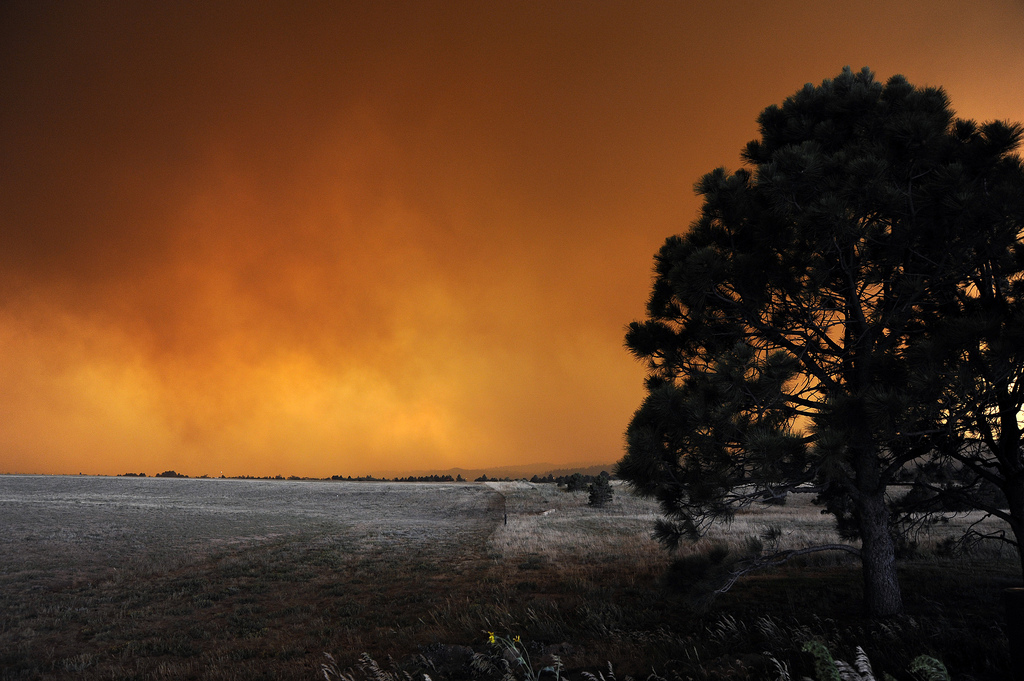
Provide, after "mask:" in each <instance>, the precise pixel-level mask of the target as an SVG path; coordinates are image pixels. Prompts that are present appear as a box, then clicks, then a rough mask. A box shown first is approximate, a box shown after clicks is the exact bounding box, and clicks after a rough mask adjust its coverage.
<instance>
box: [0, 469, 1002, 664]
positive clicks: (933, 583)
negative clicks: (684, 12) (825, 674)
mask: <svg viewBox="0 0 1024 681" xmlns="http://www.w3.org/2000/svg"><path fill="white" fill-rule="evenodd" d="M505 504H506V500H505V498H504V497H503V496H502V494H501V493H499V492H498V491H496V490H495V489H493V488H491V487H488V486H485V485H478V484H468V485H458V484H443V483H442V484H434V485H429V484H412V483H403V484H377V483H298V482H295V483H288V482H275V481H214V480H209V481H207V480H134V479H109V478H85V479H81V478H48V477H22V476H0V551H2V553H0V670H2V671H0V679H5V680H6V679H55V678H69V679H70V678H75V679H315V678H322V675H321V671H320V666H321V664H322V663H323V662H324V661H325V657H324V653H325V652H330V653H331V654H333V656H334V657H335V659H336V660H337V662H338V665H339V668H340V669H342V670H346V669H349V668H352V669H353V671H352V674H353V675H354V676H355V677H356V678H360V679H361V678H366V677H368V676H372V675H373V671H372V670H368V669H360V668H359V667H358V662H359V658H360V655H361V654H362V653H364V652H366V653H369V654H370V655H371V656H372V657H373V658H374V659H376V660H377V661H378V662H379V663H380V664H381V666H382V667H383V668H384V672H387V671H392V672H397V671H398V670H399V668H400V669H401V670H403V671H408V672H409V673H411V674H417V673H419V672H423V671H426V672H427V673H428V674H430V676H431V678H433V679H434V680H435V681H438V680H439V679H441V678H465V677H466V676H467V675H468V674H470V666H469V661H470V655H471V654H472V653H473V652H479V653H482V654H484V660H487V659H490V660H491V661H492V662H496V661H497V659H498V657H500V654H501V653H502V649H501V648H500V646H499V647H496V646H492V645H490V644H488V642H487V639H488V634H487V632H495V633H496V634H498V636H499V637H504V636H507V637H510V638H511V637H514V636H518V637H520V639H521V641H522V643H521V646H522V649H524V650H526V651H527V652H529V653H530V657H531V663H532V664H533V668H534V670H535V671H536V670H539V669H540V668H541V667H542V666H544V665H547V664H551V663H552V662H553V661H554V658H553V657H552V656H553V655H557V656H558V657H559V658H560V659H561V660H562V662H563V664H564V666H565V668H564V671H563V676H569V677H572V678H579V677H580V671H582V670H587V671H590V672H592V673H596V672H598V671H603V672H604V674H605V675H606V676H607V674H608V667H607V663H608V662H611V663H612V665H613V668H614V672H615V674H616V676H617V677H618V678H619V679H624V678H625V677H626V675H633V676H635V677H637V678H646V677H647V676H648V675H650V674H651V673H652V672H655V673H657V674H658V675H659V676H660V677H663V678H667V679H674V678H680V679H773V680H774V679H777V678H778V677H779V669H778V666H777V665H776V662H775V661H773V659H772V658H774V659H775V660H777V661H779V662H780V663H783V664H785V665H787V666H788V668H789V672H790V674H791V675H792V677H793V678H794V679H799V678H801V677H802V676H804V675H807V676H810V675H812V674H813V667H812V666H811V660H810V658H809V657H808V656H807V655H806V654H805V653H802V652H801V650H800V649H801V647H802V645H803V644H804V642H806V641H807V640H812V639H813V640H820V641H822V642H824V643H825V644H826V645H827V646H828V647H829V648H830V649H831V650H832V651H833V653H834V654H836V656H837V657H840V658H843V659H847V660H852V658H853V657H854V650H855V647H856V646H862V647H863V648H864V649H865V651H866V652H867V654H868V656H869V658H870V659H871V661H872V664H873V666H874V669H875V671H876V673H877V675H878V677H879V678H881V675H882V672H883V671H885V672H889V673H891V674H893V675H894V676H895V677H896V678H898V679H909V678H914V677H912V676H911V675H909V674H908V673H907V672H906V671H905V670H906V669H907V667H908V666H909V664H910V661H911V660H912V659H913V658H914V657H916V656H917V655H920V654H928V655H932V656H934V657H937V658H939V659H941V660H942V661H943V662H944V663H945V665H946V666H947V667H948V668H949V669H950V671H951V672H952V673H953V678H958V679H1004V678H1008V677H1009V672H1010V668H1009V659H1008V645H1007V640H1006V636H1005V632H1004V624H1003V612H1002V605H1001V601H1000V592H1001V589H1003V588H1005V587H1007V586H1014V585H1016V584H1017V582H1018V580H1019V575H1018V574H1017V572H1016V567H1015V564H1014V562H1013V561H1011V560H1008V559H1001V560H996V559H992V558H985V559H982V558H974V559H971V558H936V557H934V556H923V557H918V558H916V559H913V560H910V561H908V562H906V563H905V564H904V567H903V569H902V575H901V576H902V578H903V585H904V589H905V592H906V593H905V598H906V603H907V610H908V614H907V616H905V617H903V618H900V619H896V620H891V621H888V622H873V621H870V620H867V619H865V618H863V617H862V615H861V611H860V573H859V570H858V569H857V567H856V566H854V565H844V564H836V565H830V566H823V565H818V566H815V565H807V566H804V567H802V568H801V567H800V566H792V567H787V568H785V569H783V570H779V571H776V572H773V573H771V574H767V575H759V576H756V577H752V578H748V579H746V580H744V581H741V582H740V583H739V584H738V585H737V586H736V587H734V589H733V590H732V591H730V592H729V593H727V594H725V595H724V596H722V597H720V598H718V599H717V600H716V601H714V602H713V603H711V604H710V605H709V606H701V605H698V604H695V603H694V599H693V594H688V593H685V592H684V591H681V590H680V589H678V588H674V587H670V586H668V585H667V583H666V580H665V578H664V563H663V562H662V563H656V564H652V563H649V562H644V563H642V564H637V561H636V560H635V559H630V558H626V557H622V556H617V555H616V554H615V552H614V551H606V552H604V553H603V554H600V555H597V556H595V555H593V554H588V555H587V556H586V557H585V558H584V559H581V560H580V561H578V562H577V563H576V564H574V565H572V566H571V569H568V568H567V566H566V565H565V564H562V563H561V561H552V560H548V559H546V558H545V557H544V555H543V554H538V555H536V556H535V557H533V558H532V559H528V560H522V559H521V557H519V558H516V559H514V560H513V559H509V557H508V556H505V555H502V554H501V553H500V552H498V551H496V549H495V548H494V546H495V545H494V543H493V542H489V541H488V539H489V537H490V536H491V533H492V532H494V531H495V529H496V528H497V527H499V525H500V524H502V523H503V516H504V513H505V511H506V507H505ZM675 581H676V582H677V583H678V582H679V581H680V580H679V579H677V580H675ZM682 581H683V582H684V583H685V579H684V580H682ZM766 653H767V654H766ZM479 666H480V660H478V667H479ZM482 673H483V672H480V671H477V672H476V674H477V675H478V676H479V675H480V674H482ZM517 676H518V677H519V678H523V677H524V676H525V670H519V673H518V674H517ZM417 678H420V677H417Z"/></svg>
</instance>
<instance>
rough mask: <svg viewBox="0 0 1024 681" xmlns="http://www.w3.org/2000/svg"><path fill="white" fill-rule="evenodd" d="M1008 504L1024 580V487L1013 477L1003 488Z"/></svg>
mask: <svg viewBox="0 0 1024 681" xmlns="http://www.w3.org/2000/svg"><path fill="white" fill-rule="evenodd" d="M1003 492H1004V493H1005V494H1006V504H1007V506H1008V507H1009V509H1008V510H1009V511H1010V529H1011V530H1013V538H1014V540H1015V541H1016V542H1017V559H1018V560H1019V561H1020V571H1021V576H1022V578H1024V486H1022V485H1021V484H1019V480H1018V479H1015V478H1014V477H1011V478H1010V479H1009V480H1008V481H1007V484H1006V486H1005V487H1004V488H1003Z"/></svg>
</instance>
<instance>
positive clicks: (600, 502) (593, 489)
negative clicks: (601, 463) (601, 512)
mask: <svg viewBox="0 0 1024 681" xmlns="http://www.w3.org/2000/svg"><path fill="white" fill-rule="evenodd" d="M589 492H590V498H589V500H588V501H587V503H588V504H590V505H591V506H598V507H600V506H604V505H605V504H608V503H611V501H612V497H613V496H614V494H615V493H614V491H613V490H612V483H611V477H610V476H609V475H608V473H607V471H601V474H600V475H598V476H597V477H596V478H595V479H594V482H592V483H590V487H589Z"/></svg>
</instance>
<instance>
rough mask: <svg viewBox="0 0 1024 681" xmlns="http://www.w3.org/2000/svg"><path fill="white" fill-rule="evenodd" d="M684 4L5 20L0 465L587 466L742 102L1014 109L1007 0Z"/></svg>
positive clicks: (97, 9) (636, 381) (1019, 17)
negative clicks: (889, 83) (862, 72)
mask: <svg viewBox="0 0 1024 681" xmlns="http://www.w3.org/2000/svg"><path fill="white" fill-rule="evenodd" d="M690 4H691V3H679V2H664V3H662V2H652V3H622V4H613V3H574V2H573V3H570V2H566V3H520V2H514V3H513V2H510V3H477V2H466V3H453V2H441V3H428V2H409V3H334V2H324V3H315V2H303V3H294V2H287V3H285V2H282V3H260V4H259V7H257V6H255V5H253V4H251V3H225V2H218V3H195V6H189V5H187V4H186V3H166V4H159V3H158V4H148V3H130V2H126V3H92V2H81V3H73V2H69V3H37V2H27V1H26V2H7V3H4V4H3V5H2V7H0V472H38V473H78V472H85V473H108V474H112V473H123V472H127V471H146V472H149V473H150V474H152V473H154V472H159V471H161V470H165V469H168V468H174V469H176V470H178V471H179V472H184V473H188V474H191V475H201V474H209V475H219V474H220V473H221V472H224V473H225V474H227V475H238V474H248V475H274V474H284V475H313V476H325V475H331V474H344V475H359V474H364V473H370V472H378V473H379V472H382V471H409V470H425V469H443V468H448V467H452V466H462V467H483V466H498V465H511V464H518V463H534V462H550V463H553V464H566V463H606V462H612V461H614V460H616V459H617V458H619V456H620V454H621V447H622V432H623V430H624V429H625V426H626V424H627V422H628V420H629V417H630V415H631V413H632V411H633V409H635V408H636V407H637V406H638V405H639V403H640V400H641V397H642V385H641V381H642V377H643V371H642V367H640V366H639V365H637V364H636V363H635V362H634V361H633V360H632V359H631V358H630V357H629V356H628V354H627V353H626V352H625V351H624V350H623V348H622V334H623V327H624V326H625V325H626V324H627V323H628V322H629V321H631V320H633V319H637V318H640V317H642V316H643V312H644V303H645V302H646V297H647V293H648V287H649V285H650V270H651V265H652V256H653V254H654V253H655V252H656V250H657V249H658V247H659V246H660V244H661V242H662V241H663V240H664V238H665V237H666V236H668V235H670V234H672V233H677V232H680V231H683V230H685V229H686V227H687V225H688V224H689V222H690V221H691V220H692V219H693V218H694V217H695V215H696V210H697V207H698V204H697V202H696V200H695V199H694V197H693V193H692V189H691V188H692V185H693V183H694V182H695V181H696V180H697V179H698V178H699V177H700V176H701V175H702V174H703V173H705V172H708V171H710V170H711V169H713V168H715V167H716V166H720V165H725V166H730V167H736V166H737V165H738V164H739V151H740V149H741V148H742V146H743V145H744V144H745V143H746V142H747V141H748V140H750V139H753V138H754V137H755V136H756V134H757V130H756V125H755V119H756V117H757V114H758V113H759V112H760V110H761V109H762V108H764V107H765V106H767V105H768V104H771V103H777V102H781V100H782V99H783V98H785V97H786V96H788V95H790V94H792V93H793V92H794V91H795V90H797V89H798V88H799V87H800V86H801V85H802V84H803V83H805V82H808V81H813V82H819V81H821V80H822V79H824V78H829V77H832V76H834V75H835V74H836V73H838V72H839V70H840V69H841V68H842V67H843V66H844V65H847V64H848V65H850V66H852V67H853V68H855V69H859V68H860V67H861V66H865V65H867V66H869V67H871V68H872V69H874V70H875V71H876V73H877V74H878V77H879V78H880V79H883V80H884V79H886V78H888V77H889V76H891V75H893V74H895V73H902V74H904V75H906V76H907V77H908V78H909V79H910V80H911V82H913V83H915V84H917V85H926V84H927V85H941V86H943V87H945V88H946V90H947V92H948V93H949V94H950V97H951V98H952V101H953V105H954V107H955V108H956V109H957V111H958V112H959V113H960V115H961V116H964V117H972V118H977V119H981V120H991V119H1011V120H1022V119H1024V88H1021V83H1022V82H1024V41H1021V40H1020V36H1021V35H1024V5H1022V4H1021V3H1020V2H1016V1H1005V2H996V1H992V2H979V3H974V4H971V5H969V6H966V5H963V4H962V3H956V2H941V1H940V2H925V1H922V2H853V3H846V4H844V5H843V6H842V8H841V9H839V8H838V6H834V5H831V4H829V3H812V2H806V3H798V2H781V3H770V4H769V3H720V4H719V5H716V6H715V7H714V8H710V7H708V8H701V9H698V8H697V7H696V5H695V4H694V7H690V6H689V5H690ZM748 5H749V6H748Z"/></svg>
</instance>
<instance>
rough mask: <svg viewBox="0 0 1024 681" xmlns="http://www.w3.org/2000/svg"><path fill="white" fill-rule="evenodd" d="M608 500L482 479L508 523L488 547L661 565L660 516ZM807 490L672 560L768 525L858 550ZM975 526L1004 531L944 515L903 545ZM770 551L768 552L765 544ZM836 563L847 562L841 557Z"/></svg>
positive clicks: (931, 541)
mask: <svg viewBox="0 0 1024 681" xmlns="http://www.w3.org/2000/svg"><path fill="white" fill-rule="evenodd" d="M612 484H613V488H614V490H615V496H614V499H613V501H612V503H611V504H609V505H608V506H606V507H604V508H594V507H591V506H589V505H588V504H587V499H588V497H587V494H586V492H567V491H566V490H565V488H564V487H557V486H555V485H552V484H543V483H542V484H533V483H529V482H523V481H514V482H488V483H487V485H488V486H490V487H491V488H493V489H495V490H496V491H498V492H500V493H501V494H502V496H504V497H505V504H506V512H507V516H508V522H507V524H503V525H499V526H498V527H497V529H495V531H494V533H493V534H492V535H491V537H490V539H489V546H490V548H491V549H492V551H494V552H495V553H496V554H498V555H500V556H501V557H502V558H503V559H505V560H508V561H521V560H527V559H537V558H542V559H544V560H547V561H551V562H554V563H558V564H560V565H566V566H569V565H572V564H574V563H575V564H586V563H594V562H601V561H603V560H606V559H607V557H608V556H616V557H617V559H619V560H623V559H624V560H625V561H626V562H632V561H639V562H638V563H635V564H650V563H652V562H654V563H666V562H668V561H669V560H670V558H671V556H670V555H669V554H668V553H667V552H666V551H665V550H664V549H663V547H661V545H660V544H658V542H657V541H655V540H653V539H652V538H651V531H652V529H653V526H654V523H655V521H656V520H657V519H658V518H660V517H661V513H660V511H659V509H658V505H657V502H655V501H653V500H650V499H642V498H639V497H637V496H635V495H634V494H632V493H631V491H630V489H629V487H628V486H627V485H625V484H623V483H621V482H618V481H613V483H612ZM813 498H814V495H813V494H811V493H797V494H791V495H790V496H789V498H788V500H787V503H786V504H785V505H781V506H779V505H766V504H753V505H751V506H748V507H746V508H743V509H740V510H739V511H738V512H737V513H736V515H735V516H734V518H733V519H732V521H730V522H722V523H717V524H715V525H713V526H712V527H711V529H710V530H709V532H708V533H707V534H706V535H705V537H704V538H702V539H701V540H700V541H699V542H696V543H694V544H684V545H683V546H681V547H680V548H679V549H678V551H677V555H685V554H687V553H693V552H700V551H704V550H706V548H707V547H708V546H709V545H712V544H725V545H727V546H729V547H730V548H732V549H734V550H743V548H744V546H745V544H746V542H747V541H748V539H749V538H760V537H762V536H763V535H765V533H766V531H767V530H768V528H771V527H774V528H777V529H778V530H780V531H781V536H780V537H779V539H778V544H777V548H780V549H801V548H806V547H809V546H814V545H821V544H845V543H849V544H852V545H854V546H859V542H856V541H854V542H847V541H845V540H843V539H842V538H841V537H840V536H839V534H838V532H836V529H835V519H834V518H833V517H832V516H831V515H829V514H827V513H822V506H820V505H816V504H814V503H813V501H812V500H813ZM972 525H974V526H975V527H974V529H975V530H977V531H978V532H983V533H989V534H991V533H994V532H999V531H1003V532H1008V531H1009V528H1008V526H1007V525H1006V523H1004V522H1003V521H1001V520H998V519H996V518H987V519H986V518H985V517H984V514H983V513H981V512H978V511H974V512H970V513H959V514H950V515H947V516H945V517H944V518H943V519H942V520H937V521H933V522H925V523H922V524H921V525H920V526H919V527H918V528H916V529H915V531H914V533H913V534H912V535H911V537H910V540H911V541H913V542H915V543H916V544H917V547H918V551H919V552H921V553H923V554H925V555H928V554H935V553H938V552H939V551H940V550H941V548H940V547H941V546H942V544H943V543H944V542H948V541H949V540H955V539H957V538H959V537H960V536H962V535H963V533H964V531H965V530H967V529H968V528H969V527H971V526H972ZM766 548H771V547H766ZM979 552H981V553H983V554H984V555H986V556H993V557H1002V556H1010V553H1011V551H1010V547H1008V546H1007V545H1005V544H1002V543H1000V542H986V543H985V544H983V545H982V546H980V547H973V549H972V554H973V555H975V556H978V555H979ZM837 559H842V560H846V558H845V557H844V556H837Z"/></svg>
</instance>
